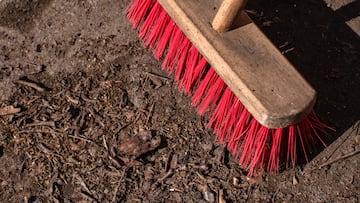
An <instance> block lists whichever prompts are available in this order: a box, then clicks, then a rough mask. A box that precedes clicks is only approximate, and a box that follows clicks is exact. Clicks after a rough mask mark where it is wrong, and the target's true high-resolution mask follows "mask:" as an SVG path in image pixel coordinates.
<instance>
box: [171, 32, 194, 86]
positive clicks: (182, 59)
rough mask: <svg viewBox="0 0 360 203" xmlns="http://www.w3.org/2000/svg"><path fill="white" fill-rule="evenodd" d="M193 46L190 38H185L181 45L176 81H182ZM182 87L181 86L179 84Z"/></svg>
mask: <svg viewBox="0 0 360 203" xmlns="http://www.w3.org/2000/svg"><path fill="white" fill-rule="evenodd" d="M190 47H191V42H190V40H189V39H188V38H185V39H184V40H183V41H182V43H181V45H180V47H179V48H180V50H179V51H180V52H179V53H180V55H179V61H178V64H177V67H176V70H175V81H176V82H180V79H181V77H182V75H183V72H184V70H185V68H186V66H187V60H188V53H189V50H190ZM179 88H180V86H179Z"/></svg>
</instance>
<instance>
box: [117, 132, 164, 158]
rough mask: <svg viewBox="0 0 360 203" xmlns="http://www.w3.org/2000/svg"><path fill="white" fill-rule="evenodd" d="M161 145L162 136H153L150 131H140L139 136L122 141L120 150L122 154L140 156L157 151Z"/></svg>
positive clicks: (119, 146)
mask: <svg viewBox="0 0 360 203" xmlns="http://www.w3.org/2000/svg"><path fill="white" fill-rule="evenodd" d="M160 143H161V137H160V136H154V137H153V136H152V135H151V132H150V131H140V132H139V133H138V134H137V135H135V136H131V137H126V138H125V139H123V140H121V143H120V144H119V145H118V150H119V152H120V153H122V154H126V155H132V156H140V155H142V154H145V153H147V152H149V151H152V150H154V149H156V148H157V147H158V146H159V145H160Z"/></svg>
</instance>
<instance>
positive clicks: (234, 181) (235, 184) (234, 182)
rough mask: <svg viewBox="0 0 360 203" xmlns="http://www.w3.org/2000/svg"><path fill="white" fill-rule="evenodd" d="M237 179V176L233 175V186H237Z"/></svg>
mask: <svg viewBox="0 0 360 203" xmlns="http://www.w3.org/2000/svg"><path fill="white" fill-rule="evenodd" d="M239 182H240V181H239V179H238V178H236V177H233V185H234V186H235V187H238V186H239Z"/></svg>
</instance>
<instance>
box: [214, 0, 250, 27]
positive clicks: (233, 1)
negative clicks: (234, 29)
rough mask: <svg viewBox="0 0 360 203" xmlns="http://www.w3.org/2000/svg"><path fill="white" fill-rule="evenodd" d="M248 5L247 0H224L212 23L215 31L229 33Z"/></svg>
mask: <svg viewBox="0 0 360 203" xmlns="http://www.w3.org/2000/svg"><path fill="white" fill-rule="evenodd" d="M246 3H247V0H224V1H223V2H222V4H221V6H220V8H219V10H218V12H217V13H216V15H215V18H214V20H213V22H212V26H213V29H214V30H216V31H217V32H220V33H222V32H226V31H228V30H229V29H230V28H231V26H232V25H233V22H234V19H235V18H236V16H237V15H238V13H239V12H240V10H242V9H243V8H244V7H245V5H246Z"/></svg>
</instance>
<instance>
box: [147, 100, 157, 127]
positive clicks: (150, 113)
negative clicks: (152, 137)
mask: <svg viewBox="0 0 360 203" xmlns="http://www.w3.org/2000/svg"><path fill="white" fill-rule="evenodd" d="M154 107H155V103H153V104H152V105H151V107H150V110H149V114H148V116H147V118H146V123H149V122H150V119H151V117H152V114H153V113H154Z"/></svg>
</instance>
